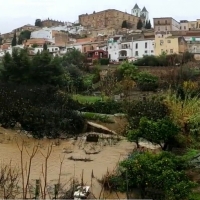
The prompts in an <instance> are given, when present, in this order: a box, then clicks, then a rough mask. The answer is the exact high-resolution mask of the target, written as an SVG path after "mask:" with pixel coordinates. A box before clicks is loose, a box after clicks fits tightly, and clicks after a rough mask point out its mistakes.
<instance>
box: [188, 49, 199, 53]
mask: <svg viewBox="0 0 200 200" xmlns="http://www.w3.org/2000/svg"><path fill="white" fill-rule="evenodd" d="M188 51H189V52H190V53H200V49H188Z"/></svg>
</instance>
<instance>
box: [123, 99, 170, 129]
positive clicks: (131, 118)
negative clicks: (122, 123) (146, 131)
mask: <svg viewBox="0 0 200 200" xmlns="http://www.w3.org/2000/svg"><path fill="white" fill-rule="evenodd" d="M126 112H127V118H128V122H129V128H130V129H131V130H132V129H137V128H138V127H139V123H140V119H141V118H142V117H147V118H148V119H150V120H155V121H156V120H158V119H162V118H164V117H166V116H167V115H168V113H169V110H168V108H167V106H166V105H165V104H164V103H163V102H162V101H160V100H157V99H155V100H154V99H147V100H143V101H133V102H131V103H129V104H127V107H126Z"/></svg>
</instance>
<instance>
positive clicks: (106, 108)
mask: <svg viewBox="0 0 200 200" xmlns="http://www.w3.org/2000/svg"><path fill="white" fill-rule="evenodd" d="M81 107H82V108H83V109H82V111H84V112H93V113H102V114H116V113H123V105H122V103H120V102H116V101H114V100H107V101H96V102H94V103H90V104H88V103H85V104H82V105H80V108H81Z"/></svg>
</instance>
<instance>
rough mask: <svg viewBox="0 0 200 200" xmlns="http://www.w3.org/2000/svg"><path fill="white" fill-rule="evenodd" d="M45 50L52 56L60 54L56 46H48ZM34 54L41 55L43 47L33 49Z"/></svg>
mask: <svg viewBox="0 0 200 200" xmlns="http://www.w3.org/2000/svg"><path fill="white" fill-rule="evenodd" d="M47 50H48V51H49V52H50V53H52V54H53V56H55V55H58V54H59V52H60V49H59V47H56V46H48V47H47ZM32 51H33V52H34V54H37V53H38V52H39V53H41V52H42V51H43V47H35V48H33V50H32Z"/></svg>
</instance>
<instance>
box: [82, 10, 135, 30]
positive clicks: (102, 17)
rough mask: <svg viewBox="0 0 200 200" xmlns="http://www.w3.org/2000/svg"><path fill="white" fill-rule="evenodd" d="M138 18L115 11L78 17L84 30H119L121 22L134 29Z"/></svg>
mask: <svg viewBox="0 0 200 200" xmlns="http://www.w3.org/2000/svg"><path fill="white" fill-rule="evenodd" d="M138 20H139V17H137V16H134V15H132V14H129V13H126V12H122V11H119V10H115V9H108V10H103V11H100V12H95V11H94V12H93V13H92V14H87V13H86V14H82V15H79V23H80V24H81V25H82V26H84V27H86V28H95V29H102V28H114V29H121V27H122V23H123V21H126V22H127V24H128V25H129V27H131V28H133V29H136V27H137V22H138Z"/></svg>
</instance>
